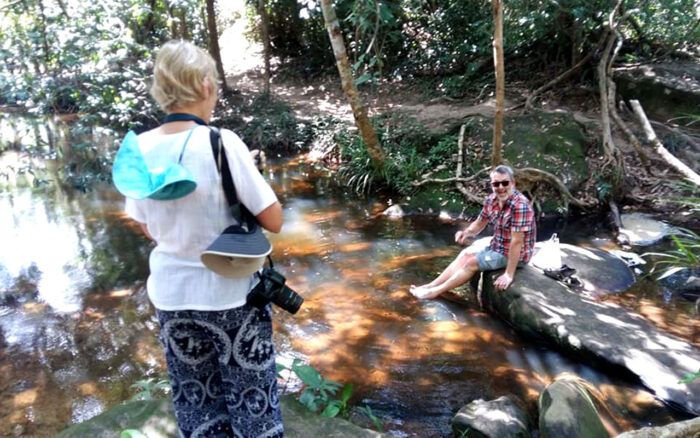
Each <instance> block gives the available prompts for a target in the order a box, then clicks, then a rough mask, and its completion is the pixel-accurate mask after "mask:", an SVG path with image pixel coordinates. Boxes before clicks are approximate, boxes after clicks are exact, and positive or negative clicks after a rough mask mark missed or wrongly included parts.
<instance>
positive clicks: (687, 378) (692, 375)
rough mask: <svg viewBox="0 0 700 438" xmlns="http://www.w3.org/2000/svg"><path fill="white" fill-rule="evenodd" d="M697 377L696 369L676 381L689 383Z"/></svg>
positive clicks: (699, 372) (698, 373) (699, 373)
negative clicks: (694, 371)
mask: <svg viewBox="0 0 700 438" xmlns="http://www.w3.org/2000/svg"><path fill="white" fill-rule="evenodd" d="M699 377H700V370H698V372H697V373H690V374H687V375H686V376H685V377H683V378H682V379H681V380H679V381H678V383H690V382H692V381H693V380H695V379H697V378H699Z"/></svg>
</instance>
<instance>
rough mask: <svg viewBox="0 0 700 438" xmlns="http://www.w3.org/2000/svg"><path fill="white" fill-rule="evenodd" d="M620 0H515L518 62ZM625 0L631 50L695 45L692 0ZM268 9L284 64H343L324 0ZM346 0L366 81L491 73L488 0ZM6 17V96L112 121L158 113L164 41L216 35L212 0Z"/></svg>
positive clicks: (7, 12)
mask: <svg viewBox="0 0 700 438" xmlns="http://www.w3.org/2000/svg"><path fill="white" fill-rule="evenodd" d="M614 4H615V1H614V0H595V1H585V2H584V1H581V0H559V1H549V0H514V1H511V2H507V3H506V4H505V16H504V20H505V25H504V29H505V41H506V45H505V49H506V57H507V58H509V63H510V65H511V70H510V73H509V74H511V75H512V74H515V73H517V72H518V69H519V68H522V69H523V71H524V70H525V69H526V70H527V71H528V72H531V71H532V70H545V71H548V70H550V69H552V68H556V69H558V70H561V69H562V68H563V67H564V66H567V65H571V64H572V63H573V62H574V61H575V60H577V59H580V57H582V56H583V55H585V54H586V53H587V52H588V51H590V50H591V48H592V47H594V46H595V44H596V42H597V41H598V38H599V36H600V34H601V32H602V29H603V26H604V23H605V21H606V20H607V15H608V12H609V11H610V10H611V9H612V8H613V6H614ZM623 7H624V9H625V10H628V11H632V10H633V11H634V12H633V13H632V14H631V16H630V18H629V20H627V22H626V23H625V24H624V26H623V30H624V34H625V37H626V38H627V39H628V40H629V43H628V44H626V45H625V47H624V48H623V52H624V54H625V56H626V57H627V58H628V59H647V58H651V57H654V56H660V55H665V54H668V53H670V52H671V51H676V53H679V52H683V51H685V52H689V51H693V50H694V51H696V52H697V50H698V45H697V44H694V42H697V41H698V40H699V39H700V26H697V25H696V22H697V17H696V13H695V7H696V6H695V2H694V0H652V1H647V0H627V1H626V2H625V3H624V4H623ZM268 9H269V13H270V36H271V40H272V50H273V55H274V56H276V57H278V58H280V59H281V60H282V61H283V64H282V66H289V65H290V63H291V64H294V65H297V66H298V71H300V72H301V73H303V74H304V75H305V76H308V75H312V74H316V73H319V72H323V71H328V70H329V69H332V68H333V65H334V58H333V55H332V52H331V50H330V45H329V42H328V37H327V35H326V31H325V28H324V23H323V17H322V14H321V11H320V6H319V3H318V2H313V1H306V0H304V1H297V0H278V1H275V2H268ZM336 9H337V12H338V16H339V18H340V20H341V25H342V26H343V33H344V36H345V39H346V46H347V48H348V55H349V57H350V59H351V61H352V62H353V64H354V68H355V70H356V77H357V78H359V82H364V81H367V80H373V79H376V78H377V77H379V76H380V75H381V76H389V77H396V78H398V77H405V76H407V75H408V76H416V75H417V76H423V77H428V79H430V80H433V81H436V85H437V88H438V90H442V91H444V92H448V93H451V94H462V93H464V92H465V91H466V89H467V88H468V87H470V86H472V87H473V86H477V85H478V83H479V81H478V80H477V79H478V77H479V76H483V75H490V74H491V70H492V69H491V38H492V27H493V26H492V18H491V8H490V2H488V1H487V0H459V1H457V0H431V1H418V0H395V1H389V2H378V1H376V0H338V1H337V2H336ZM251 11H254V8H251ZM252 13H254V12H252ZM230 18H231V17H219V20H220V21H221V22H226V21H227V20H229V19H230ZM0 21H1V24H2V26H1V27H0V39H1V40H2V46H1V47H0V61H2V62H0V105H8V104H9V105H21V106H24V107H26V108H28V109H30V110H31V111H33V112H35V113H69V112H80V113H84V114H87V115H89V117H94V118H95V120H96V121H99V122H100V123H101V124H103V125H104V124H110V125H113V126H123V125H124V124H132V125H135V126H136V127H139V126H147V125H149V123H150V124H152V123H153V120H152V118H153V115H154V114H156V113H157V112H156V110H155V108H154V107H153V103H152V101H151V100H150V99H149V98H148V96H147V92H146V91H147V77H148V71H149V63H150V61H151V58H152V52H153V50H154V49H155V48H157V47H159V46H160V45H161V44H162V43H163V42H165V41H166V40H168V39H171V38H188V39H191V40H193V41H195V42H196V43H198V44H200V45H202V46H206V45H207V41H208V35H207V28H206V13H205V4H204V1H203V0H105V1H101V2H81V1H77V0H22V1H15V2H9V3H8V4H7V5H6V6H4V7H3V8H2V9H1V10H0ZM696 54H697V53H696Z"/></svg>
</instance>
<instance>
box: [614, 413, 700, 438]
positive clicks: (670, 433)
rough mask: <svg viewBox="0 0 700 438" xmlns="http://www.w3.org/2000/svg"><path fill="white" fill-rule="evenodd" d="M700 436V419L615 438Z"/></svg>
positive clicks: (635, 431)
mask: <svg viewBox="0 0 700 438" xmlns="http://www.w3.org/2000/svg"><path fill="white" fill-rule="evenodd" d="M699 435H700V417H697V418H692V419H690V420H686V421H679V422H676V423H671V424H667V425H666V426H659V427H643V428H641V429H639V430H633V431H630V432H625V433H621V434H620V435H618V436H617V437H615V438H688V437H693V438H695V437H697V436H699Z"/></svg>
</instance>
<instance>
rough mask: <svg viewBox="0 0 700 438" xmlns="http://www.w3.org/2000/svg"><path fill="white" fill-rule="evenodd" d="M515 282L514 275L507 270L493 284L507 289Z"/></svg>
mask: <svg viewBox="0 0 700 438" xmlns="http://www.w3.org/2000/svg"><path fill="white" fill-rule="evenodd" d="M512 282H513V277H512V276H511V275H508V273H507V272H504V273H503V275H501V276H499V277H498V278H497V279H496V281H494V282H493V285H494V286H495V287H496V289H498V290H506V289H508V286H510V284H511V283H512Z"/></svg>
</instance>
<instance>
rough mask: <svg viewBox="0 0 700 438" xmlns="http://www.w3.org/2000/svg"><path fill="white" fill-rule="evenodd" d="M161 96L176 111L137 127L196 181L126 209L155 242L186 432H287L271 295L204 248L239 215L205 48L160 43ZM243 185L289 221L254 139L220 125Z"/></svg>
mask: <svg viewBox="0 0 700 438" xmlns="http://www.w3.org/2000/svg"><path fill="white" fill-rule="evenodd" d="M151 94H152V96H153V97H154V99H155V100H156V101H157V102H158V104H159V105H160V106H161V107H162V108H163V110H164V111H165V112H166V113H167V114H168V117H167V118H166V119H165V121H164V123H163V124H162V125H160V126H159V127H157V128H155V129H153V130H151V131H148V132H144V133H142V134H140V135H139V136H138V148H139V149H140V151H141V153H142V154H143V157H144V160H145V162H146V163H147V164H148V165H149V167H151V168H154V167H158V166H160V165H167V164H168V163H175V162H178V160H179V162H180V164H181V165H182V166H183V167H184V168H185V169H187V170H188V171H189V173H190V174H191V176H192V177H193V178H194V180H195V182H196V188H195V189H194V191H192V192H191V193H189V194H187V195H186V196H183V197H180V198H178V199H172V200H157V199H150V198H145V199H138V200H137V199H127V201H126V207H125V210H126V212H127V214H128V215H129V216H131V217H132V218H133V219H134V220H136V221H138V222H139V223H140V224H141V227H142V229H143V231H144V232H145V233H146V235H147V236H149V238H151V239H153V240H154V241H155V242H156V244H157V245H156V247H155V248H154V249H153V251H152V253H151V256H150V261H149V264H150V275H149V277H148V283H147V289H148V296H149V299H150V300H151V302H152V303H153V305H154V307H155V308H156V314H157V316H158V320H159V322H160V326H161V341H162V344H163V346H164V349H165V356H166V360H167V365H168V374H169V376H170V383H171V385H172V390H173V394H172V395H173V402H174V404H175V412H176V416H177V422H178V427H179V429H180V436H182V437H186V438H189V437H192V438H195V437H205V436H207V437H208V436H227V437H258V436H264V437H277V436H280V437H281V436H283V428H282V420H281V416H280V409H279V398H278V394H277V382H276V373H275V353H274V345H273V339H272V324H271V313H270V308H269V305H268V306H267V307H265V308H264V309H262V310H260V309H257V308H255V307H251V306H250V305H248V304H246V295H247V294H248V292H249V291H250V290H251V288H252V287H253V286H254V285H255V283H256V282H257V279H256V277H255V276H254V275H249V276H246V277H243V278H227V277H223V276H220V275H218V274H216V273H214V272H212V271H210V270H208V269H206V268H205V267H204V265H203V264H202V263H201V262H200V254H201V253H202V251H203V250H204V249H205V248H206V247H207V245H209V244H210V243H211V242H212V241H213V240H214V239H215V238H216V237H217V236H218V235H219V233H220V232H221V231H222V230H223V229H224V228H226V227H227V226H229V225H231V223H233V221H234V220H233V218H232V216H231V213H230V212H229V209H228V206H227V202H226V199H225V196H224V193H223V190H222V188H221V182H220V179H219V175H218V171H217V167H216V165H215V162H214V158H213V154H212V149H211V145H210V138H209V133H210V130H209V128H208V127H207V126H206V124H207V123H208V122H209V120H210V118H211V114H212V112H213V110H214V107H215V106H216V101H217V94H218V87H217V73H216V66H215V64H214V61H213V59H212V58H211V57H210V56H209V54H207V53H206V52H205V51H203V50H202V49H200V48H198V47H196V46H195V45H193V44H191V43H189V42H185V41H171V42H169V43H167V44H165V45H164V46H163V47H162V48H161V49H160V51H159V53H158V55H157V57H156V61H155V66H154V74H153V86H152V88H151ZM221 136H222V140H223V145H224V148H225V151H226V156H227V158H228V163H229V167H230V169H231V174H232V175H233V182H234V185H235V188H236V195H237V197H238V199H239V200H240V202H241V203H242V204H243V205H244V206H245V207H246V208H247V209H248V210H249V211H250V212H251V213H252V214H253V215H254V216H255V217H256V218H257V220H258V222H259V223H260V225H261V226H262V227H263V228H265V229H267V230H268V231H271V232H274V233H277V232H279V230H280V228H281V227H282V208H281V206H280V203H279V202H278V201H277V197H276V196H275V193H274V192H273V191H272V189H271V188H270V186H269V185H268V184H267V183H266V182H265V180H264V179H263V177H262V176H261V175H260V173H259V172H258V170H257V169H256V167H255V164H254V163H253V159H252V157H251V155H250V153H249V151H248V149H247V147H246V145H245V144H243V142H242V141H241V140H240V139H239V138H238V137H237V136H236V134H234V133H233V132H231V131H228V130H225V129H224V130H221Z"/></svg>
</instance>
